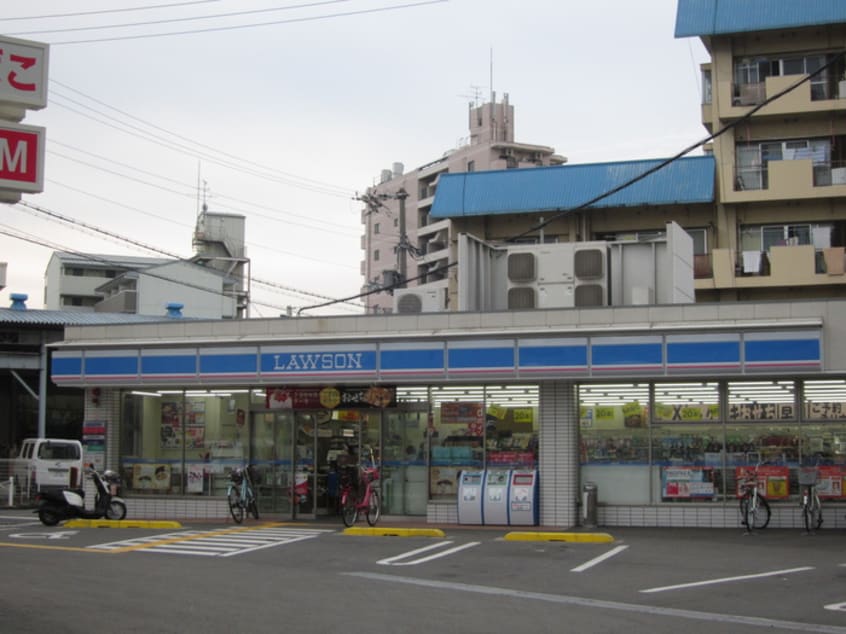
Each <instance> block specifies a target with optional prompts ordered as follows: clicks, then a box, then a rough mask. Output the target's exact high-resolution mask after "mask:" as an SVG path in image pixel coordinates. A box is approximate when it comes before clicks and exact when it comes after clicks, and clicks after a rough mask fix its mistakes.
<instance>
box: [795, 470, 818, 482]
mask: <svg viewBox="0 0 846 634" xmlns="http://www.w3.org/2000/svg"><path fill="white" fill-rule="evenodd" d="M817 476H818V470H817V468H816V467H800V468H799V484H800V485H803V486H808V485H810V484H816V483H817Z"/></svg>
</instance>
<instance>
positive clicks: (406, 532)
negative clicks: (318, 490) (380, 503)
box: [344, 526, 446, 537]
mask: <svg viewBox="0 0 846 634" xmlns="http://www.w3.org/2000/svg"><path fill="white" fill-rule="evenodd" d="M344 535H372V536H389V537H446V533H444V532H443V531H442V530H441V529H440V528H391V527H384V528H383V527H381V526H373V527H370V528H364V527H363V526H362V527H358V526H353V527H351V528H347V529H345V530H344Z"/></svg>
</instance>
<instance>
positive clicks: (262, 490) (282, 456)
mask: <svg viewBox="0 0 846 634" xmlns="http://www.w3.org/2000/svg"><path fill="white" fill-rule="evenodd" d="M293 437H294V417H293V414H292V413H291V412H289V411H276V412H256V413H253V415H252V425H251V433H250V464H252V465H254V466H255V472H256V473H257V475H258V477H257V478H256V482H254V485H255V487H256V491H257V493H258V500H259V512H260V513H279V514H281V515H282V516H283V517H293V516H294V508H293V505H292V504H291V499H292V494H291V489H292V484H293V481H294V469H293V464H294V443H293Z"/></svg>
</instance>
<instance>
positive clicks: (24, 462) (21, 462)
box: [15, 438, 82, 491]
mask: <svg viewBox="0 0 846 634" xmlns="http://www.w3.org/2000/svg"><path fill="white" fill-rule="evenodd" d="M15 475H16V476H17V479H18V486H20V487H27V486H28V489H29V490H30V491H40V490H41V489H44V488H54V489H55V488H61V489H64V488H68V487H70V488H76V487H81V486H82V443H81V442H79V441H78V440H70V439H67V438H27V439H26V440H24V441H23V444H22V445H21V451H20V454H19V455H18V458H17V461H16V464H15Z"/></svg>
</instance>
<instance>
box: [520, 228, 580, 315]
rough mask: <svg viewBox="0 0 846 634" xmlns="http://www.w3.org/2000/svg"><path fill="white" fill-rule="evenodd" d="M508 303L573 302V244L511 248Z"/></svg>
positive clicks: (546, 305) (558, 305)
mask: <svg viewBox="0 0 846 634" xmlns="http://www.w3.org/2000/svg"><path fill="white" fill-rule="evenodd" d="M507 279H508V286H507V307H508V309H509V310H523V309H531V308H569V307H572V306H573V301H574V294H573V281H574V277H573V245H572V244H569V243H561V244H549V245H520V246H515V247H512V248H510V249H509V250H508V259H507Z"/></svg>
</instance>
